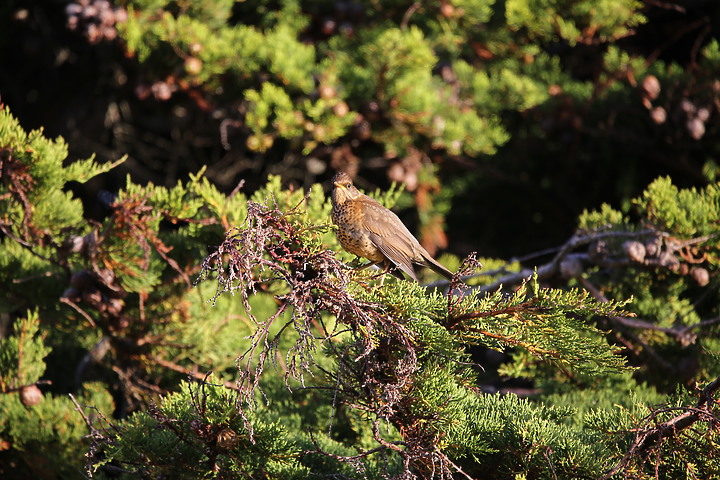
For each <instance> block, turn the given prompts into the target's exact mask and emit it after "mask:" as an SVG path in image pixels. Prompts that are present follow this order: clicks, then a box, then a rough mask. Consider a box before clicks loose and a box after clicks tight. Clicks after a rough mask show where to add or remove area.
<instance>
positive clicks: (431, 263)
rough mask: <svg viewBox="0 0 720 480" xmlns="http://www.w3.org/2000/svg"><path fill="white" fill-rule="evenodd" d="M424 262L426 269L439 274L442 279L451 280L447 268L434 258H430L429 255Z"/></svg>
mask: <svg viewBox="0 0 720 480" xmlns="http://www.w3.org/2000/svg"><path fill="white" fill-rule="evenodd" d="M425 260H426V261H427V264H426V265H427V267H428V268H430V269H431V270H433V271H435V272H437V273H439V274H440V275H442V276H443V277H445V278H447V279H448V280H451V279H452V276H453V273H452V272H451V271H450V270H448V269H447V268H445V267H443V266H442V265H440V264H439V263H438V262H437V261H436V260H435V259H434V258H432V257H430V256H429V255H428V256H426V257H425Z"/></svg>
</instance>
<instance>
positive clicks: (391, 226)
mask: <svg viewBox="0 0 720 480" xmlns="http://www.w3.org/2000/svg"><path fill="white" fill-rule="evenodd" d="M356 201H359V202H361V203H362V204H363V205H362V211H363V213H364V215H363V227H364V228H365V230H366V231H367V232H368V236H369V237H370V240H371V241H372V242H373V244H375V246H376V247H377V248H378V249H380V251H381V252H382V254H383V255H385V256H386V257H387V258H388V259H389V260H390V261H391V262H392V263H394V264H395V265H396V266H397V267H398V268H400V270H402V271H403V272H405V273H407V274H408V275H409V276H410V277H412V278H413V279H415V280H417V276H416V275H415V270H414V269H413V267H412V260H413V258H415V252H416V251H417V247H418V246H419V243H418V241H417V240H415V237H413V236H412V234H411V233H410V231H409V230H408V229H407V227H405V225H404V224H403V223H402V221H401V220H400V219H399V218H398V216H397V215H395V214H394V213H393V212H391V211H390V210H388V209H387V208H385V207H383V206H382V205H380V203H378V202H376V201H375V200H373V199H371V198H370V197H365V198H361V199H357V200H356Z"/></svg>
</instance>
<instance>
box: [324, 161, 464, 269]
mask: <svg viewBox="0 0 720 480" xmlns="http://www.w3.org/2000/svg"><path fill="white" fill-rule="evenodd" d="M332 182H333V190H332V205H333V209H332V219H333V222H334V223H335V225H337V226H338V230H337V237H338V240H339V242H340V245H342V247H343V248H344V249H345V250H347V251H348V252H350V253H352V254H354V255H357V256H358V257H363V258H367V259H368V260H370V261H371V262H372V263H373V264H375V263H377V264H381V265H383V266H384V267H386V268H393V273H394V274H395V275H397V276H399V277H402V275H401V274H399V273H398V272H397V270H395V267H397V268H398V269H400V270H401V271H403V272H405V273H406V274H407V275H409V276H410V277H412V278H413V279H414V280H415V281H417V276H416V275H415V270H414V268H413V265H420V266H424V267H429V268H431V269H433V270H435V271H436V272H438V273H439V274H441V275H443V276H445V277H447V278H451V277H452V273H451V272H450V271H449V270H447V269H446V268H445V267H443V266H442V265H440V264H439V263H438V262H437V261H435V260H434V259H433V258H432V257H431V256H430V254H429V253H428V251H427V250H425V249H424V248H423V247H422V246H421V245H420V242H418V241H417V239H416V238H415V237H414V236H413V235H412V233H410V231H409V230H408V229H407V227H406V226H405V225H404V224H403V223H402V221H401V220H400V219H399V218H398V216H397V215H395V214H394V213H393V212H391V211H390V210H388V209H387V208H385V207H383V206H382V205H380V203H378V202H377V201H375V200H373V199H372V198H370V197H368V196H367V195H364V194H362V193H360V191H359V190H358V189H357V188H355V186H354V185H353V184H352V179H351V178H350V176H349V175H347V174H346V173H344V172H340V173H338V174H336V175H335V176H334V177H333V180H332Z"/></svg>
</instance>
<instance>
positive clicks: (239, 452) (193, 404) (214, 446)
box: [95, 378, 308, 479]
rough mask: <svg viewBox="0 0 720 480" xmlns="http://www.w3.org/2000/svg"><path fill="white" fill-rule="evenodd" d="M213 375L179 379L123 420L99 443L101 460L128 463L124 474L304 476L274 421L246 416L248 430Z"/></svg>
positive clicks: (294, 452)
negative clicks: (197, 380)
mask: <svg viewBox="0 0 720 480" xmlns="http://www.w3.org/2000/svg"><path fill="white" fill-rule="evenodd" d="M212 381H213V378H209V379H208V382H203V383H201V384H200V385H196V384H191V383H187V382H183V383H182V384H181V385H180V390H179V391H178V392H177V393H174V394H171V395H168V396H167V397H165V398H163V399H162V401H161V403H160V405H159V406H158V407H157V408H153V409H151V410H150V411H149V413H145V412H139V413H137V414H135V415H133V416H132V417H131V418H129V419H128V420H127V421H126V422H124V423H123V425H122V426H121V428H120V429H118V430H117V431H116V432H115V433H114V435H113V437H111V438H109V439H107V440H106V441H107V444H105V445H103V447H101V448H103V450H104V451H103V454H104V456H105V460H103V461H102V462H100V463H99V464H97V465H96V466H95V468H98V467H100V466H102V465H103V464H105V463H107V462H113V461H114V462H119V463H121V464H127V465H134V466H135V469H134V471H133V472H128V473H129V474H130V475H126V476H121V478H136V477H137V476H138V475H141V476H151V477H154V476H158V475H161V476H165V475H170V476H172V477H173V478H188V479H190V478H201V477H205V476H207V475H209V474H210V472H212V476H213V477H215V478H218V477H219V478H223V477H226V476H239V475H242V476H250V477H257V476H263V477H265V478H304V477H305V476H306V475H307V473H308V472H307V470H306V469H305V468H303V467H302V466H300V465H299V464H298V462H297V460H296V457H297V454H298V451H297V447H294V446H293V445H292V444H291V443H290V442H289V441H288V438H287V432H286V431H285V429H284V428H283V427H282V426H281V425H280V424H278V423H277V422H265V421H263V420H261V419H256V418H252V419H250V420H251V421H252V424H253V429H252V434H251V435H248V433H249V432H248V431H247V430H246V429H245V422H246V421H247V419H243V418H242V416H241V415H240V413H239V412H238V410H237V408H236V403H237V399H236V398H235V394H233V393H232V392H229V391H228V389H227V388H226V387H225V386H223V385H216V384H213V383H212Z"/></svg>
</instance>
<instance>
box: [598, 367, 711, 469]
mask: <svg viewBox="0 0 720 480" xmlns="http://www.w3.org/2000/svg"><path fill="white" fill-rule="evenodd" d="M719 389H720V377H718V378H716V379H715V380H713V381H712V382H710V383H709V384H708V385H707V386H706V387H705V388H704V389H703V390H702V391H701V392H700V394H699V398H698V401H697V404H696V405H695V406H694V407H675V408H670V407H667V408H661V409H657V410H654V411H653V412H652V413H650V415H648V416H647V417H645V419H644V420H643V421H642V424H641V426H640V427H638V428H637V429H635V439H634V440H633V442H632V444H631V445H630V447H629V448H628V450H627V453H625V455H624V456H623V458H622V459H621V460H620V462H618V464H617V465H616V466H615V467H613V468H612V469H611V470H610V471H608V472H607V473H606V474H605V475H604V476H603V477H601V479H600V480H606V479H609V478H610V477H612V476H613V475H615V474H616V473H618V472H619V471H621V470H624V469H627V468H628V467H629V466H630V464H631V463H632V462H635V461H638V459H640V461H646V460H647V459H649V458H650V457H651V456H652V455H653V454H654V453H657V451H658V450H659V449H660V448H661V447H662V445H663V443H664V442H665V441H667V440H670V439H678V437H679V436H680V435H681V434H682V432H684V431H686V430H688V429H689V428H690V427H692V426H693V425H695V424H696V423H698V422H705V423H706V424H707V428H708V429H709V430H716V431H720V418H718V416H717V415H716V413H715V411H714V409H715V408H717V404H718V400H717V399H716V398H715V397H714V395H715V393H716V392H717V391H718V390H719ZM674 410H680V411H682V413H680V414H679V415H676V416H675V417H672V418H670V419H668V420H665V421H662V422H659V416H660V415H661V414H664V413H668V412H671V411H674Z"/></svg>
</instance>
